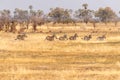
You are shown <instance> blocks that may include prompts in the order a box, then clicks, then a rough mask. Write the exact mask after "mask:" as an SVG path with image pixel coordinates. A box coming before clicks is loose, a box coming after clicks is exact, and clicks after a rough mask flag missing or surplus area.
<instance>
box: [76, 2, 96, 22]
mask: <svg viewBox="0 0 120 80" xmlns="http://www.w3.org/2000/svg"><path fill="white" fill-rule="evenodd" d="M82 6H83V9H78V10H77V11H75V17H77V18H79V19H80V20H82V21H84V22H85V23H86V24H87V23H88V21H89V20H90V19H91V18H92V16H93V12H94V11H93V10H90V9H88V8H87V7H88V4H83V5H82Z"/></svg>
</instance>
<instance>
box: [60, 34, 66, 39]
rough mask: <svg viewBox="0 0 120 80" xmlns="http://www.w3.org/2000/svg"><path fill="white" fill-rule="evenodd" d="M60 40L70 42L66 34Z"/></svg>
mask: <svg viewBox="0 0 120 80" xmlns="http://www.w3.org/2000/svg"><path fill="white" fill-rule="evenodd" d="M59 40H68V38H67V35H66V34H64V35H63V36H60V37H59Z"/></svg>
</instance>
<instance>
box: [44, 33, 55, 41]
mask: <svg viewBox="0 0 120 80" xmlns="http://www.w3.org/2000/svg"><path fill="white" fill-rule="evenodd" d="M55 38H56V39H57V36H56V35H55V34H53V35H51V36H47V37H46V38H45V39H46V40H48V41H54V39H55Z"/></svg>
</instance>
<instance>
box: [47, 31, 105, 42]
mask: <svg viewBox="0 0 120 80" xmlns="http://www.w3.org/2000/svg"><path fill="white" fill-rule="evenodd" d="M77 37H79V36H78V34H77V33H75V34H74V35H73V36H69V37H68V36H67V35H66V34H64V35H63V36H60V37H57V36H56V35H55V34H53V35H51V36H47V37H46V38H45V39H46V40H48V41H54V40H55V39H58V40H60V41H64V40H76V39H77ZM81 39H82V40H85V41H89V40H91V39H92V35H85V36H84V37H83V38H81ZM105 39H106V36H105V35H102V36H99V37H97V38H96V40H98V41H103V40H105Z"/></svg>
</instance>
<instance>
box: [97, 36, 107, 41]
mask: <svg viewBox="0 0 120 80" xmlns="http://www.w3.org/2000/svg"><path fill="white" fill-rule="evenodd" d="M105 39H106V36H105V35H102V36H99V37H97V40H99V41H103V40H105Z"/></svg>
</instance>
